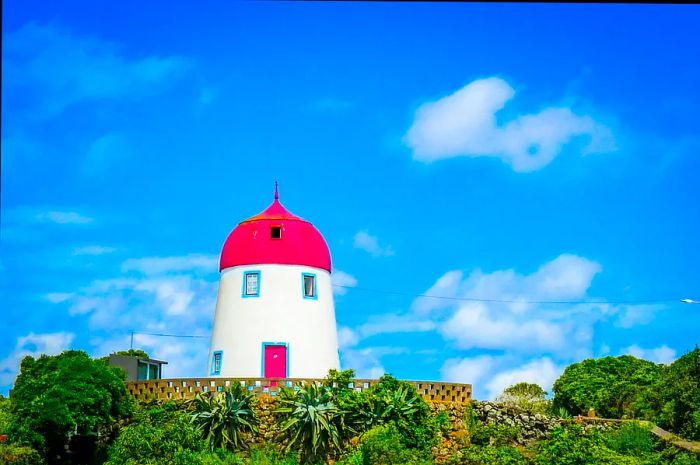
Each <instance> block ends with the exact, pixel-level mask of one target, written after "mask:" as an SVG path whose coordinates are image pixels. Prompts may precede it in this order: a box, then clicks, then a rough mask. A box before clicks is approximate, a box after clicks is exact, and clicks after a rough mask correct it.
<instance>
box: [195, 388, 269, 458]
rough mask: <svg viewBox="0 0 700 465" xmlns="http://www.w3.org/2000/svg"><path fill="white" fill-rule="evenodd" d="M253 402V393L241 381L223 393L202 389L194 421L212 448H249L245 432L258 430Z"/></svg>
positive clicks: (196, 403) (196, 398)
mask: <svg viewBox="0 0 700 465" xmlns="http://www.w3.org/2000/svg"><path fill="white" fill-rule="evenodd" d="M252 403H253V395H252V394H250V393H248V392H246V391H245V389H244V388H242V387H241V386H240V385H239V384H234V385H233V386H232V387H231V388H230V389H226V390H224V391H222V392H220V393H207V394H204V393H200V394H198V395H197V396H196V397H195V399H194V402H193V405H194V410H195V412H194V413H193V414H192V419H191V421H192V423H194V424H195V425H196V426H197V428H198V429H199V430H200V431H201V432H202V435H203V436H204V439H205V440H206V441H207V444H208V445H209V448H210V449H212V450H213V449H215V448H221V449H230V450H236V449H246V448H247V447H248V444H247V443H246V442H245V440H244V436H243V433H244V432H252V433H256V432H257V431H258V428H257V424H258V421H257V418H255V415H254V413H253V409H252Z"/></svg>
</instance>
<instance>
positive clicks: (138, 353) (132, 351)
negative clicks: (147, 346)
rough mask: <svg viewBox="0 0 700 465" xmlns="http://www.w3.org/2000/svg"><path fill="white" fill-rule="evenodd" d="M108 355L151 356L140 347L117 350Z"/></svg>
mask: <svg viewBox="0 0 700 465" xmlns="http://www.w3.org/2000/svg"><path fill="white" fill-rule="evenodd" d="M110 355H126V356H127V357H141V358H151V357H149V356H148V354H147V353H146V352H145V351H144V350H142V349H129V350H119V351H117V352H114V353H112V354H110Z"/></svg>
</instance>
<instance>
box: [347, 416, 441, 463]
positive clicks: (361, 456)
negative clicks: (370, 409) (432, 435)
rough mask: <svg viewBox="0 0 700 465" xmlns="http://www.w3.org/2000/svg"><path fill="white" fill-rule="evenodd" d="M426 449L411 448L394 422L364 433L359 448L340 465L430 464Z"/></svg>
mask: <svg viewBox="0 0 700 465" xmlns="http://www.w3.org/2000/svg"><path fill="white" fill-rule="evenodd" d="M430 463H431V460H430V456H429V454H428V453H427V452H426V451H421V450H418V449H409V448H407V447H406V446H405V445H404V444H403V442H402V437H401V434H400V433H399V431H398V429H397V428H396V426H395V425H394V424H393V423H388V424H386V425H381V426H376V427H374V428H372V429H370V430H369V431H367V432H366V433H364V434H363V435H362V439H361V440H360V443H359V446H358V448H357V449H356V450H355V451H353V452H352V453H351V454H349V455H348V456H347V457H345V458H344V459H343V460H341V461H340V462H339V465H341V464H343V465H396V464H402V465H428V464H430Z"/></svg>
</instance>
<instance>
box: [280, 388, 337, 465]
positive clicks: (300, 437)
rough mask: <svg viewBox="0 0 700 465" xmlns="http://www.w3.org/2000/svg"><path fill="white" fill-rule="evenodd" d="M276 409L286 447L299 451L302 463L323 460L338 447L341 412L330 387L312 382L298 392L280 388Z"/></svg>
mask: <svg viewBox="0 0 700 465" xmlns="http://www.w3.org/2000/svg"><path fill="white" fill-rule="evenodd" d="M278 402H279V403H280V405H281V407H279V408H277V409H276V410H275V414H277V415H279V416H280V417H281V420H282V425H281V428H280V432H282V433H284V434H285V435H286V438H287V440H288V442H287V445H286V448H285V450H286V451H287V452H289V451H290V450H292V449H296V450H299V454H300V457H299V458H300V461H301V463H316V462H319V461H325V459H326V456H327V455H328V454H329V453H331V452H332V451H333V450H340V438H341V433H342V430H343V414H344V413H345V412H344V411H342V410H340V409H339V408H338V407H337V406H336V405H335V404H334V403H333V399H332V393H331V390H330V389H329V388H328V387H325V386H316V385H314V384H311V385H309V386H304V387H302V388H300V389H299V390H298V391H296V392H295V391H292V390H290V389H283V390H282V391H281V392H280V395H279V396H278Z"/></svg>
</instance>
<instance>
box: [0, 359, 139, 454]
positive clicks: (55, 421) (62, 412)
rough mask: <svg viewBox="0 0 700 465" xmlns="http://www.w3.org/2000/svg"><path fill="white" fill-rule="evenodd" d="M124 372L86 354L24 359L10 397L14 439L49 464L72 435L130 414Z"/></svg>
mask: <svg viewBox="0 0 700 465" xmlns="http://www.w3.org/2000/svg"><path fill="white" fill-rule="evenodd" d="M133 408H134V402H133V398H132V397H131V396H130V395H129V394H128V392H127V390H126V385H125V384H124V377H123V370H120V369H118V368H114V367H110V366H109V365H107V364H106V363H105V362H103V361H100V360H92V359H91V358H90V357H89V356H88V355H87V354H86V353H85V352H83V351H74V350H70V351H64V352H63V353H62V354H60V355H55V356H47V355H42V356H40V357H39V358H38V359H34V358H32V357H29V356H27V357H25V358H24V359H23V360H22V364H21V367H20V373H19V376H17V380H16V381H15V386H14V390H13V393H12V397H11V409H12V424H11V426H10V437H11V438H12V439H13V440H16V441H17V442H20V443H24V444H27V445H30V446H32V447H33V448H35V449H38V450H39V451H40V452H44V453H45V455H46V457H47V460H48V461H49V462H50V463H51V462H53V461H54V460H55V458H56V457H57V456H59V455H60V454H62V453H63V449H64V446H65V444H66V443H67V441H68V437H69V435H70V434H71V433H73V432H76V433H78V434H85V433H89V432H94V431H96V430H97V429H98V428H100V427H103V426H106V425H108V424H111V423H112V422H114V421H115V420H116V419H118V418H123V417H127V416H129V415H131V413H132V412H133Z"/></svg>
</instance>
